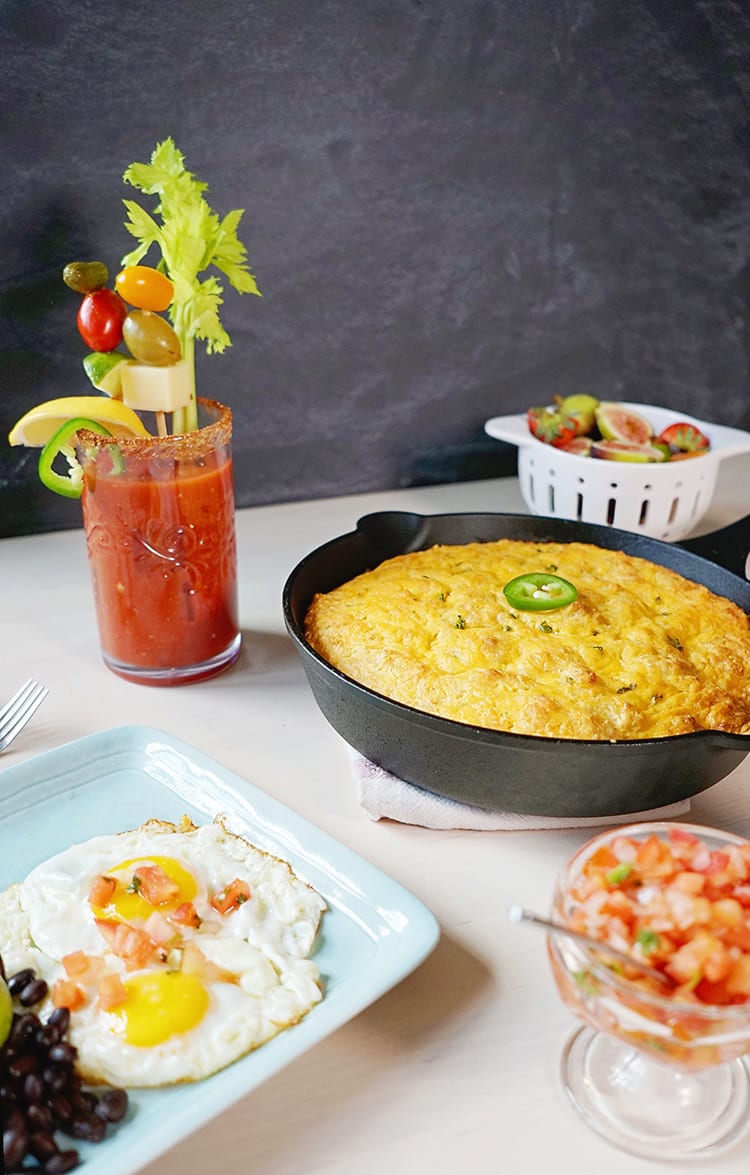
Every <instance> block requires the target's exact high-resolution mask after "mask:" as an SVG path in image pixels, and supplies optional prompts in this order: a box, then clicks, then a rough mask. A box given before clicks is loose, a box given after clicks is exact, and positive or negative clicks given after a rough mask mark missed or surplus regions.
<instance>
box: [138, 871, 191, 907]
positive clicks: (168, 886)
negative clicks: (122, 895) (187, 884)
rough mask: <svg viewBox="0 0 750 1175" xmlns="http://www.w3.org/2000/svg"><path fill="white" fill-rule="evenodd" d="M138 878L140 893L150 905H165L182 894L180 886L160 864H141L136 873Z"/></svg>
mask: <svg viewBox="0 0 750 1175" xmlns="http://www.w3.org/2000/svg"><path fill="white" fill-rule="evenodd" d="M133 876H134V878H135V877H137V878H138V895H139V897H142V898H143V899H144V901H147V902H148V903H149V905H150V906H164V905H167V903H169V902H173V901H175V899H176V898H178V897H179V896H180V887H179V885H178V884H177V882H176V881H174V880H173V879H172V878H171V877H170V876H169V874H168V873H165V872H164V870H163V869H162V868H161V866H160V865H139V866H138V868H137V869H136V871H135V873H134V875H133Z"/></svg>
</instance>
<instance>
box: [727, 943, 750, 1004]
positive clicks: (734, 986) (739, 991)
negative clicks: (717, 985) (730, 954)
mask: <svg viewBox="0 0 750 1175" xmlns="http://www.w3.org/2000/svg"><path fill="white" fill-rule="evenodd" d="M726 988H727V991H728V992H730V993H731V994H732V995H741V996H744V997H745V998H747V997H748V996H750V954H747V955H740V957H739V959H735V960H734V962H733V963H732V969H731V971H730V972H729V975H728V976H727V980H726Z"/></svg>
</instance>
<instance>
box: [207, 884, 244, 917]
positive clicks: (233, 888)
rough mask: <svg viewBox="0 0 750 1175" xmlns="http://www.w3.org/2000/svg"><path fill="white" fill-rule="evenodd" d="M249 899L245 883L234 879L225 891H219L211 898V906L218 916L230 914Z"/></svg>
mask: <svg viewBox="0 0 750 1175" xmlns="http://www.w3.org/2000/svg"><path fill="white" fill-rule="evenodd" d="M249 899H250V886H249V885H248V884H247V882H246V881H241V880H240V879H239V878H238V877H235V879H234V881H230V883H229V885H228V886H226V888H225V889H222V890H219V892H218V893H215V894H214V896H213V897H212V898H211V905H212V906H213V908H214V910H217V911H218V913H219V914H231V912H232V910H236V909H237V908H238V907H239V906H241V905H242V904H243V903H244V902H247V901H249Z"/></svg>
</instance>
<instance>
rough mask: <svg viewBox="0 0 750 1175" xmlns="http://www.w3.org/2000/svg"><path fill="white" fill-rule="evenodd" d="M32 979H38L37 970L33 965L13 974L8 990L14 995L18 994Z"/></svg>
mask: <svg viewBox="0 0 750 1175" xmlns="http://www.w3.org/2000/svg"><path fill="white" fill-rule="evenodd" d="M32 979H36V971H32V969H31V967H24V969H23V971H16V973H15V975H11V977H10V979H9V980H8V991H9V992H10V994H11V995H12V996H17V995H18V994H19V993H20V991H21V988H22V987H25V986H26V984H27V983H30V982H31V980H32Z"/></svg>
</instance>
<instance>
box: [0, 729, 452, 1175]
mask: <svg viewBox="0 0 750 1175" xmlns="http://www.w3.org/2000/svg"><path fill="white" fill-rule="evenodd" d="M218 813H223V814H224V815H225V816H226V817H227V823H228V826H229V828H230V829H231V830H232V831H233V832H237V833H240V834H241V835H243V836H246V837H247V838H248V840H251V841H252V842H253V843H254V844H256V845H258V847H259V848H262V849H264V850H266V851H267V852H271V853H274V854H275V855H276V856H279V857H283V858H284V859H285V860H287V861H289V863H290V864H291V866H292V868H293V869H294V871H295V872H296V873H297V874H298V876H300V877H302V878H303V879H304V880H305V881H307V882H309V883H310V884H311V885H313V886H314V887H315V889H317V890H318V892H319V893H320V894H322V896H323V897H324V898H325V900H326V902H327V903H328V907H329V909H328V911H327V912H326V913H325V915H324V917H323V923H322V929H321V933H320V936H319V942H318V945H317V948H316V951H315V956H314V957H315V960H316V962H317V964H318V966H319V967H320V971H321V975H322V977H323V981H324V983H325V998H324V999H323V1001H322V1002H321V1003H320V1004H318V1005H317V1006H316V1007H315V1008H313V1009H312V1011H311V1012H309V1013H308V1015H307V1016H306V1017H305V1018H304V1019H303V1020H302V1021H301V1022H300V1023H299V1024H297V1025H295V1026H294V1027H292V1028H289V1029H287V1030H286V1031H285V1032H282V1033H281V1034H280V1035H279V1036H277V1037H275V1038H274V1039H273V1040H270V1041H268V1043H267V1044H265V1045H263V1046H262V1047H261V1048H259V1049H257V1050H256V1051H255V1052H253V1053H250V1054H249V1055H248V1056H247V1057H244V1058H242V1059H241V1060H239V1061H236V1062H235V1064H233V1065H230V1066H229V1068H228V1069H224V1070H223V1071H222V1072H220V1073H217V1074H215V1075H214V1076H213V1077H210V1078H208V1079H207V1080H205V1081H201V1082H199V1083H197V1084H194V1085H180V1086H173V1087H170V1088H168V1089H158V1090H132V1091H131V1098H130V1101H131V1109H130V1111H129V1113H128V1116H127V1118H126V1119H125V1120H124V1121H123V1123H122V1124H121V1125H120V1126H119V1127H117V1128H116V1129H113V1130H111V1132H110V1134H109V1136H108V1138H107V1139H106V1141H105V1142H103V1143H101V1144H99V1145H98V1146H93V1145H91V1144H85V1143H80V1144H79V1143H75V1144H74V1143H71V1145H76V1146H77V1148H78V1150H79V1151H80V1154H81V1157H82V1158H83V1159H84V1166H83V1168H82V1169H83V1170H84V1171H85V1172H86V1175H130V1173H132V1172H134V1171H137V1170H139V1169H140V1168H141V1167H143V1166H145V1164H147V1163H149V1162H151V1161H153V1160H154V1159H155V1158H156V1157H157V1156H158V1155H160V1154H163V1153H164V1151H166V1150H168V1149H169V1148H170V1147H171V1146H174V1145H175V1144H176V1143H177V1142H179V1141H180V1140H181V1139H184V1138H185V1137H186V1136H187V1135H189V1134H190V1133H191V1132H192V1131H194V1130H196V1129H198V1128H199V1127H200V1126H202V1125H203V1124H204V1123H205V1122H207V1121H208V1120H209V1119H211V1118H213V1117H215V1116H216V1115H217V1114H219V1113H221V1112H222V1111H224V1110H225V1109H226V1108H227V1106H229V1105H230V1104H231V1103H232V1102H236V1101H238V1100H239V1099H240V1098H242V1097H244V1096H245V1095H246V1094H247V1093H249V1092H250V1090H252V1089H254V1088H255V1087H256V1086H257V1085H260V1083H261V1082H263V1081H265V1080H266V1079H267V1078H269V1077H271V1076H272V1075H273V1074H274V1073H276V1072H278V1070H279V1069H281V1068H283V1066H284V1065H286V1064H288V1063H289V1062H290V1061H292V1060H294V1059H295V1058H296V1057H298V1056H299V1055H300V1054H301V1053H303V1052H305V1050H306V1049H309V1048H311V1047H312V1046H313V1045H315V1044H317V1043H318V1041H320V1040H322V1039H323V1038H324V1037H326V1036H327V1035H328V1034H329V1033H331V1032H333V1031H334V1030H335V1029H336V1028H339V1027H340V1026H341V1025H342V1024H345V1023H346V1022H347V1021H348V1020H351V1019H352V1018H353V1017H354V1016H356V1015H357V1013H358V1012H360V1011H362V1009H363V1008H366V1007H367V1006H368V1005H369V1004H371V1003H373V1002H374V1001H375V1000H376V999H378V998H379V996H381V995H383V994H384V993H385V992H386V991H388V990H389V989H390V988H392V987H394V986H395V985H396V984H397V983H399V982H400V981H401V980H402V979H403V978H404V977H405V976H406V975H408V974H409V973H410V972H411V971H413V970H414V968H415V967H417V966H418V965H419V963H421V962H422V960H423V959H425V958H426V956H427V955H428V954H429V953H430V952H431V951H432V949H433V948H434V947H435V945H436V943H437V941H438V938H439V933H440V932H439V928H438V924H437V922H436V920H435V917H434V916H433V914H431V913H430V911H429V910H428V909H427V907H426V906H424V905H423V904H422V903H421V902H419V901H418V900H417V899H416V898H415V897H414V896H413V895H412V894H410V893H409V892H408V891H407V890H405V889H403V887H402V886H400V885H398V883H397V882H395V881H393V880H392V879H391V878H390V877H387V876H386V875H385V874H384V873H381V872H380V871H379V870H378V869H376V868H375V867H374V866H372V865H370V864H369V863H368V862H367V861H365V860H363V859H362V858H361V857H359V856H357V854H356V853H353V852H351V851H350V850H349V849H347V848H346V847H345V846H344V845H342V844H340V843H339V842H338V841H336V840H334V839H333V838H332V837H330V836H328V835H327V834H326V833H325V832H322V831H321V830H320V829H319V828H316V827H315V826H314V825H313V824H310V823H309V822H308V821H307V820H304V819H302V818H301V817H300V816H297V815H296V814H295V813H294V812H292V811H291V810H290V809H289V808H287V807H285V806H284V805H283V804H280V803H278V802H277V801H276V800H274V799H272V798H271V797H270V796H268V795H266V794H265V793H264V792H262V791H261V790H259V789H258V788H257V787H254V786H252V785H251V784H249V783H247V782H246V781H245V780H243V779H241V778H240V777H239V776H237V775H234V774H233V773H232V772H230V771H228V770H226V769H225V768H224V767H222V766H220V765H219V764H218V763H216V762H214V761H213V760H212V759H209V758H207V757H206V756H205V755H203V754H201V753H200V752H199V751H197V750H194V749H193V748H192V747H189V746H187V745H186V744H184V743H182V742H179V741H178V740H176V739H174V738H172V737H171V736H169V735H165V734H162V733H161V732H160V731H157V730H151V729H149V728H147V727H139V726H125V727H120V728H118V729H115V730H109V731H103V732H102V733H100V734H94V735H90V736H88V737H87V738H82V739H78V740H76V741H75V742H71V743H67V744H66V745H65V746H62V747H59V748H58V749H57V750H54V751H49V752H47V753H46V754H43V755H39V756H37V757H36V758H34V759H30V760H28V761H27V762H25V763H21V764H19V765H18V766H17V767H10V768H8V769H7V770H6V771H3V772H2V773H0V843H2V853H0V888H1V889H5V888H6V886H8V885H9V884H10V883H11V882H13V881H18V880H20V879H21V878H23V877H25V875H26V874H27V873H28V872H29V870H30V869H32V868H33V867H34V866H35V865H37V864H38V863H39V862H40V861H43V860H45V859H46V858H47V857H49V856H51V855H52V854H53V853H56V852H59V851H60V850H62V849H64V848H66V847H67V846H68V845H70V844H74V843H77V842H79V841H83V840H87V839H88V838H89V837H91V836H97V835H99V834H101V833H107V832H120V831H124V830H125V829H129V828H135V827H137V826H138V825H139V824H141V823H142V822H143V821H144V820H147V819H149V818H151V817H157V818H159V819H163V820H173V821H178V820H179V819H180V817H181V816H182V815H184V814H187V815H188V816H189V817H190V818H191V819H192V820H193V821H194V822H195V823H196V824H201V823H206V821H208V820H211V819H213V817H214V816H216V815H217V814H218Z"/></svg>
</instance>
